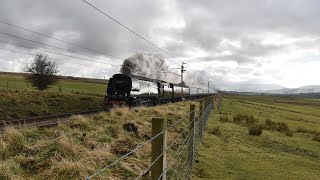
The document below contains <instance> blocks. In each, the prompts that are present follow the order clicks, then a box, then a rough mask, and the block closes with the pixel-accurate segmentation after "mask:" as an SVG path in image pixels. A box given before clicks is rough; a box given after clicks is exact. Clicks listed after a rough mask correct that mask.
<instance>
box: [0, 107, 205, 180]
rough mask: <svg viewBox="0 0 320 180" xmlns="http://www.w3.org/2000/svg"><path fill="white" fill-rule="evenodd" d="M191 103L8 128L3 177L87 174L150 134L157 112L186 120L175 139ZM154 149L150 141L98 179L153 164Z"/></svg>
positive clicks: (2, 144) (0, 145) (1, 147)
mask: <svg viewBox="0 0 320 180" xmlns="http://www.w3.org/2000/svg"><path fill="white" fill-rule="evenodd" d="M191 103H195V102H180V103H175V104H168V105H161V106H157V107H139V108H133V109H130V108H127V107H117V108H114V109H112V110H111V111H110V112H104V113H99V114H95V115H93V116H73V117H72V118H71V119H70V121H69V122H68V123H63V124H59V125H58V126H57V127H53V128H45V129H35V128H31V129H26V128H24V129H20V130H17V129H14V128H12V127H7V128H6V130H5V132H4V135H3V138H2V139H0V157H1V162H0V167H1V169H0V171H2V172H0V179H10V178H11V179H19V178H20V177H23V178H35V179H47V178H48V179H77V178H81V179H83V178H84V177H85V176H86V175H90V174H92V173H93V172H94V171H96V170H99V169H100V168H102V167H104V166H106V165H107V164H109V163H110V162H112V161H113V160H115V159H117V157H119V156H121V155H123V154H124V153H126V152H128V151H130V150H131V149H133V148H135V147H136V146H137V145H138V144H141V143H142V142H144V141H146V140H147V139H148V138H150V136H151V119H152V118H153V117H164V118H167V119H168V125H170V124H172V123H174V122H176V121H177V120H179V119H184V120H183V121H182V122H181V123H179V124H178V125H177V128H175V129H172V130H171V131H169V132H168V141H170V142H171V141H172V140H173V138H174V137H176V136H177V134H178V133H179V132H180V130H181V129H183V128H188V127H186V126H187V124H188V122H189V118H188V115H189V105H190V104H191ZM196 104H197V105H198V104H199V103H196ZM197 110H198V107H197ZM126 123H132V124H134V125H135V126H136V127H137V128H138V131H137V133H132V132H127V131H126V130H124V129H123V125H124V124H126ZM150 149H151V145H150V144H148V145H146V146H145V147H143V148H141V149H140V150H139V151H137V152H136V153H134V154H133V155H132V156H130V158H127V159H125V160H124V161H123V162H121V163H120V164H119V165H118V166H117V167H115V168H113V169H112V170H110V171H109V172H108V173H107V174H103V175H101V176H100V177H99V178H101V179H105V178H106V175H108V178H109V179H121V178H123V179H127V178H131V177H132V176H136V175H138V173H141V171H142V170H143V169H145V168H146V167H147V166H148V165H149V163H150ZM13 152H14V153H13ZM6 168H7V169H6ZM2 169H3V170H2ZM1 173H2V174H1ZM3 177H5V178H3ZM99 178H98V179H99Z"/></svg>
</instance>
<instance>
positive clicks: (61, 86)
mask: <svg viewBox="0 0 320 180" xmlns="http://www.w3.org/2000/svg"><path fill="white" fill-rule="evenodd" d="M106 87H107V83H104V82H103V80H101V82H100V81H99V82H97V81H96V80H92V81H90V79H86V80H84V79H78V80H70V79H60V80H59V82H58V83H57V84H56V85H53V86H51V88H49V89H48V90H46V91H48V92H60V90H61V92H62V93H75V94H100V95H103V94H105V92H106ZM0 88H3V89H7V88H8V89H14V90H16V89H18V90H22V89H23V90H25V89H29V90H35V88H34V87H32V86H31V85H30V83H28V82H27V81H26V79H25V77H24V76H22V75H4V74H0Z"/></svg>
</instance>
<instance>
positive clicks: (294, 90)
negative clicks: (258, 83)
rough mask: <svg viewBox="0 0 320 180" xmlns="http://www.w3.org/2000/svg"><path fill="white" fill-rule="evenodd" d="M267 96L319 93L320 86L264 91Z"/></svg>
mask: <svg viewBox="0 0 320 180" xmlns="http://www.w3.org/2000/svg"><path fill="white" fill-rule="evenodd" d="M263 93H268V94H304V93H320V85H310V86H301V87H299V88H283V89H278V90H269V91H264V92H263Z"/></svg>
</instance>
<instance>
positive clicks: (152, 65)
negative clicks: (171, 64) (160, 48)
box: [120, 53, 168, 80]
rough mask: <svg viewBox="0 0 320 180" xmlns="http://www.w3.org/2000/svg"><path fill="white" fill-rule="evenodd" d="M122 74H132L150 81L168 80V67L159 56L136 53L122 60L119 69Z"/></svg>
mask: <svg viewBox="0 0 320 180" xmlns="http://www.w3.org/2000/svg"><path fill="white" fill-rule="evenodd" d="M120 71H121V73H123V74H133V75H138V76H143V77H148V78H152V79H160V80H168V75H167V74H166V73H165V72H166V71H168V65H167V64H166V62H165V60H164V58H163V57H162V56H161V55H159V54H151V53H148V54H146V53H136V54H134V55H132V56H131V57H129V58H127V59H125V60H124V62H123V64H122V67H121V69H120Z"/></svg>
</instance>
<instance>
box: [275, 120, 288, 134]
mask: <svg viewBox="0 0 320 180" xmlns="http://www.w3.org/2000/svg"><path fill="white" fill-rule="evenodd" d="M277 131H279V132H287V131H289V127H288V125H287V123H284V122H278V123H277Z"/></svg>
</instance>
